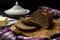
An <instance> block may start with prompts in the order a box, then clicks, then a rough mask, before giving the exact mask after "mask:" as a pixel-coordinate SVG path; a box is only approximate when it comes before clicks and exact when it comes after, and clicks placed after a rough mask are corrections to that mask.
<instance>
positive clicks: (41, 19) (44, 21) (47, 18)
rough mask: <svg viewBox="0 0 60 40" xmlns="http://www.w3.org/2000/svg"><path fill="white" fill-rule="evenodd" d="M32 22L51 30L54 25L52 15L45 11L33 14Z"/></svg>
mask: <svg viewBox="0 0 60 40" xmlns="http://www.w3.org/2000/svg"><path fill="white" fill-rule="evenodd" d="M31 20H33V21H34V22H35V23H37V24H39V25H40V26H42V27H44V28H49V27H52V25H53V17H52V15H51V14H49V13H48V12H46V11H44V10H37V11H35V12H34V13H32V15H31Z"/></svg>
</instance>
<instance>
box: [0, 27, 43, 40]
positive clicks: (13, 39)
mask: <svg viewBox="0 0 60 40" xmlns="http://www.w3.org/2000/svg"><path fill="white" fill-rule="evenodd" d="M0 40H44V38H30V37H24V36H15V35H14V34H13V32H12V31H11V30H10V28H9V27H5V28H1V29H0Z"/></svg>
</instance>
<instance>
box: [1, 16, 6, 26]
mask: <svg viewBox="0 0 60 40" xmlns="http://www.w3.org/2000/svg"><path fill="white" fill-rule="evenodd" d="M6 24H7V17H2V16H0V26H5V25H6Z"/></svg>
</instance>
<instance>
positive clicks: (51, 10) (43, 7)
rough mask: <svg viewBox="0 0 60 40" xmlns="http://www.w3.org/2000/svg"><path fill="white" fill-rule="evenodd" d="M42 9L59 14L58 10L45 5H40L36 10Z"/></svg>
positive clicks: (54, 14)
mask: <svg viewBox="0 0 60 40" xmlns="http://www.w3.org/2000/svg"><path fill="white" fill-rule="evenodd" d="M41 9H43V10H44V11H48V12H49V13H51V14H52V15H53V16H60V10H56V9H53V8H50V7H46V6H40V7H39V8H38V10H41Z"/></svg>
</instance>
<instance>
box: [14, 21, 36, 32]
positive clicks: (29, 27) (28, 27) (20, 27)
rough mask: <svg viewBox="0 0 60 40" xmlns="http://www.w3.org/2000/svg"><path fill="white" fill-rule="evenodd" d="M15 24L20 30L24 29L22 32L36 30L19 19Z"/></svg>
mask: <svg viewBox="0 0 60 40" xmlns="http://www.w3.org/2000/svg"><path fill="white" fill-rule="evenodd" d="M15 26H16V28H18V29H19V30H20V31H24V32H33V31H36V30H37V28H36V27H35V26H32V25H27V24H24V23H22V22H21V21H19V22H18V23H15Z"/></svg>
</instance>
